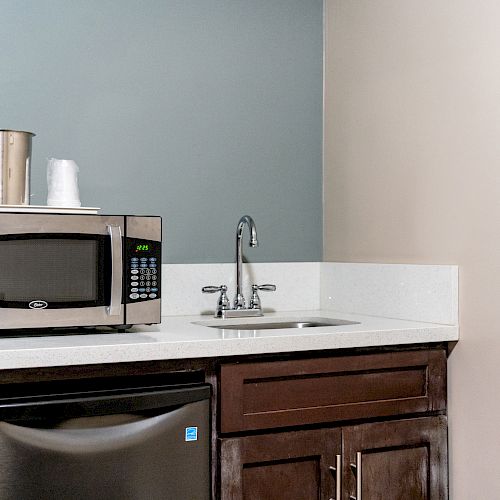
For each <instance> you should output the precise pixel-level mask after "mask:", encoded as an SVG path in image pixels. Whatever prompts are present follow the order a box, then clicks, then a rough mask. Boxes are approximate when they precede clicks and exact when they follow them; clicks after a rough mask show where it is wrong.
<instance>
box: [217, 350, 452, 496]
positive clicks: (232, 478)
mask: <svg viewBox="0 0 500 500" xmlns="http://www.w3.org/2000/svg"><path fill="white" fill-rule="evenodd" d="M445 384H446V355H445V352H444V351H443V350H442V349H433V350H420V351H413V352H393V353H390V352H388V353H377V354H368V355H350V356H337V357H332V358H318V359H301V360H286V361H266V362H255V363H241V364H239V363H235V364H227V365H222V366H221V373H220V386H219V390H220V393H219V394H220V405H219V406H220V408H219V412H220V413H219V417H220V418H219V421H220V425H219V429H218V435H219V439H218V446H219V457H220V461H219V464H220V473H219V478H220V488H219V494H218V498H221V499H222V500H316V499H317V500H332V499H334V500H354V499H356V500H445V499H447V498H448V476H447V424H446V416H445V409H446V385H445ZM384 419H385V420H384ZM308 424H314V425H316V426H318V425H321V428H316V429H311V430H300V429H304V425H308ZM265 429H267V430H266V431H264V430H265ZM288 429H290V430H288ZM256 432H259V434H257V433H256ZM231 434H233V435H231ZM234 434H237V435H234Z"/></svg>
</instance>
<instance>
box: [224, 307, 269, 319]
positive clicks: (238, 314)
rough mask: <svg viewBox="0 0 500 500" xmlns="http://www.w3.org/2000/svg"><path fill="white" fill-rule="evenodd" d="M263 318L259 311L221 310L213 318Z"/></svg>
mask: <svg viewBox="0 0 500 500" xmlns="http://www.w3.org/2000/svg"><path fill="white" fill-rule="evenodd" d="M258 316H264V315H263V314H262V311H261V310H260V309H223V310H222V311H218V312H217V313H216V314H215V318H222V319H228V318H255V317H258Z"/></svg>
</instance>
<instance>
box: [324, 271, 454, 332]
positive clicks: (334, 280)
mask: <svg viewBox="0 0 500 500" xmlns="http://www.w3.org/2000/svg"><path fill="white" fill-rule="evenodd" d="M320 280H321V285H320V289H321V292H320V294H321V299H320V300H321V308H322V309H330V310H335V311H338V312H345V313H350V312H353V313H358V314H367V315H370V316H384V317H386V318H396V319H408V320H414V321H425V322H430V323H443V324H449V325H456V324H458V266H442V265H436V266H434V265H409V264H358V263H355V264H352V263H338V262H323V263H322V264H321V279H320Z"/></svg>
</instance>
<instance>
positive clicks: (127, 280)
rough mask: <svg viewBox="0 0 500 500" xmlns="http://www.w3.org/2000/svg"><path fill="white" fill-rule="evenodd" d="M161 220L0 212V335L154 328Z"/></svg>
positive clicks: (158, 306)
mask: <svg viewBox="0 0 500 500" xmlns="http://www.w3.org/2000/svg"><path fill="white" fill-rule="evenodd" d="M161 233H162V231H161V217H149V216H130V215H83V214H82V215H63V214H33V213H24V214H22V213H0V330H6V329H18V328H23V329H24V328H28V329H32V328H50V327H74V326H104V325H109V326H114V327H118V328H122V329H124V328H127V327H129V326H131V325H134V324H143V323H147V324H150V323H159V322H160V313H161V304H160V299H161V239H162V238H161Z"/></svg>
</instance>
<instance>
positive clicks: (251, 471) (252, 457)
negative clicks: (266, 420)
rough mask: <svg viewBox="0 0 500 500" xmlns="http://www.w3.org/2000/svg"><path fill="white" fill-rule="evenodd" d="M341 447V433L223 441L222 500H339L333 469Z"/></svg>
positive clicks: (327, 431) (330, 431)
mask: <svg viewBox="0 0 500 500" xmlns="http://www.w3.org/2000/svg"><path fill="white" fill-rule="evenodd" d="M340 447H341V431H340V430H338V429H320V430H312V431H297V432H286V433H279V434H265V435H260V436H246V437H237V438H228V439H222V440H220V452H221V496H220V498H221V499H222V500H290V499H294V500H323V499H325V498H328V499H329V498H333V499H335V476H334V474H332V471H331V470H330V469H329V467H330V466H334V465H335V458H336V455H337V454H340ZM335 500H340V499H335Z"/></svg>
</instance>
